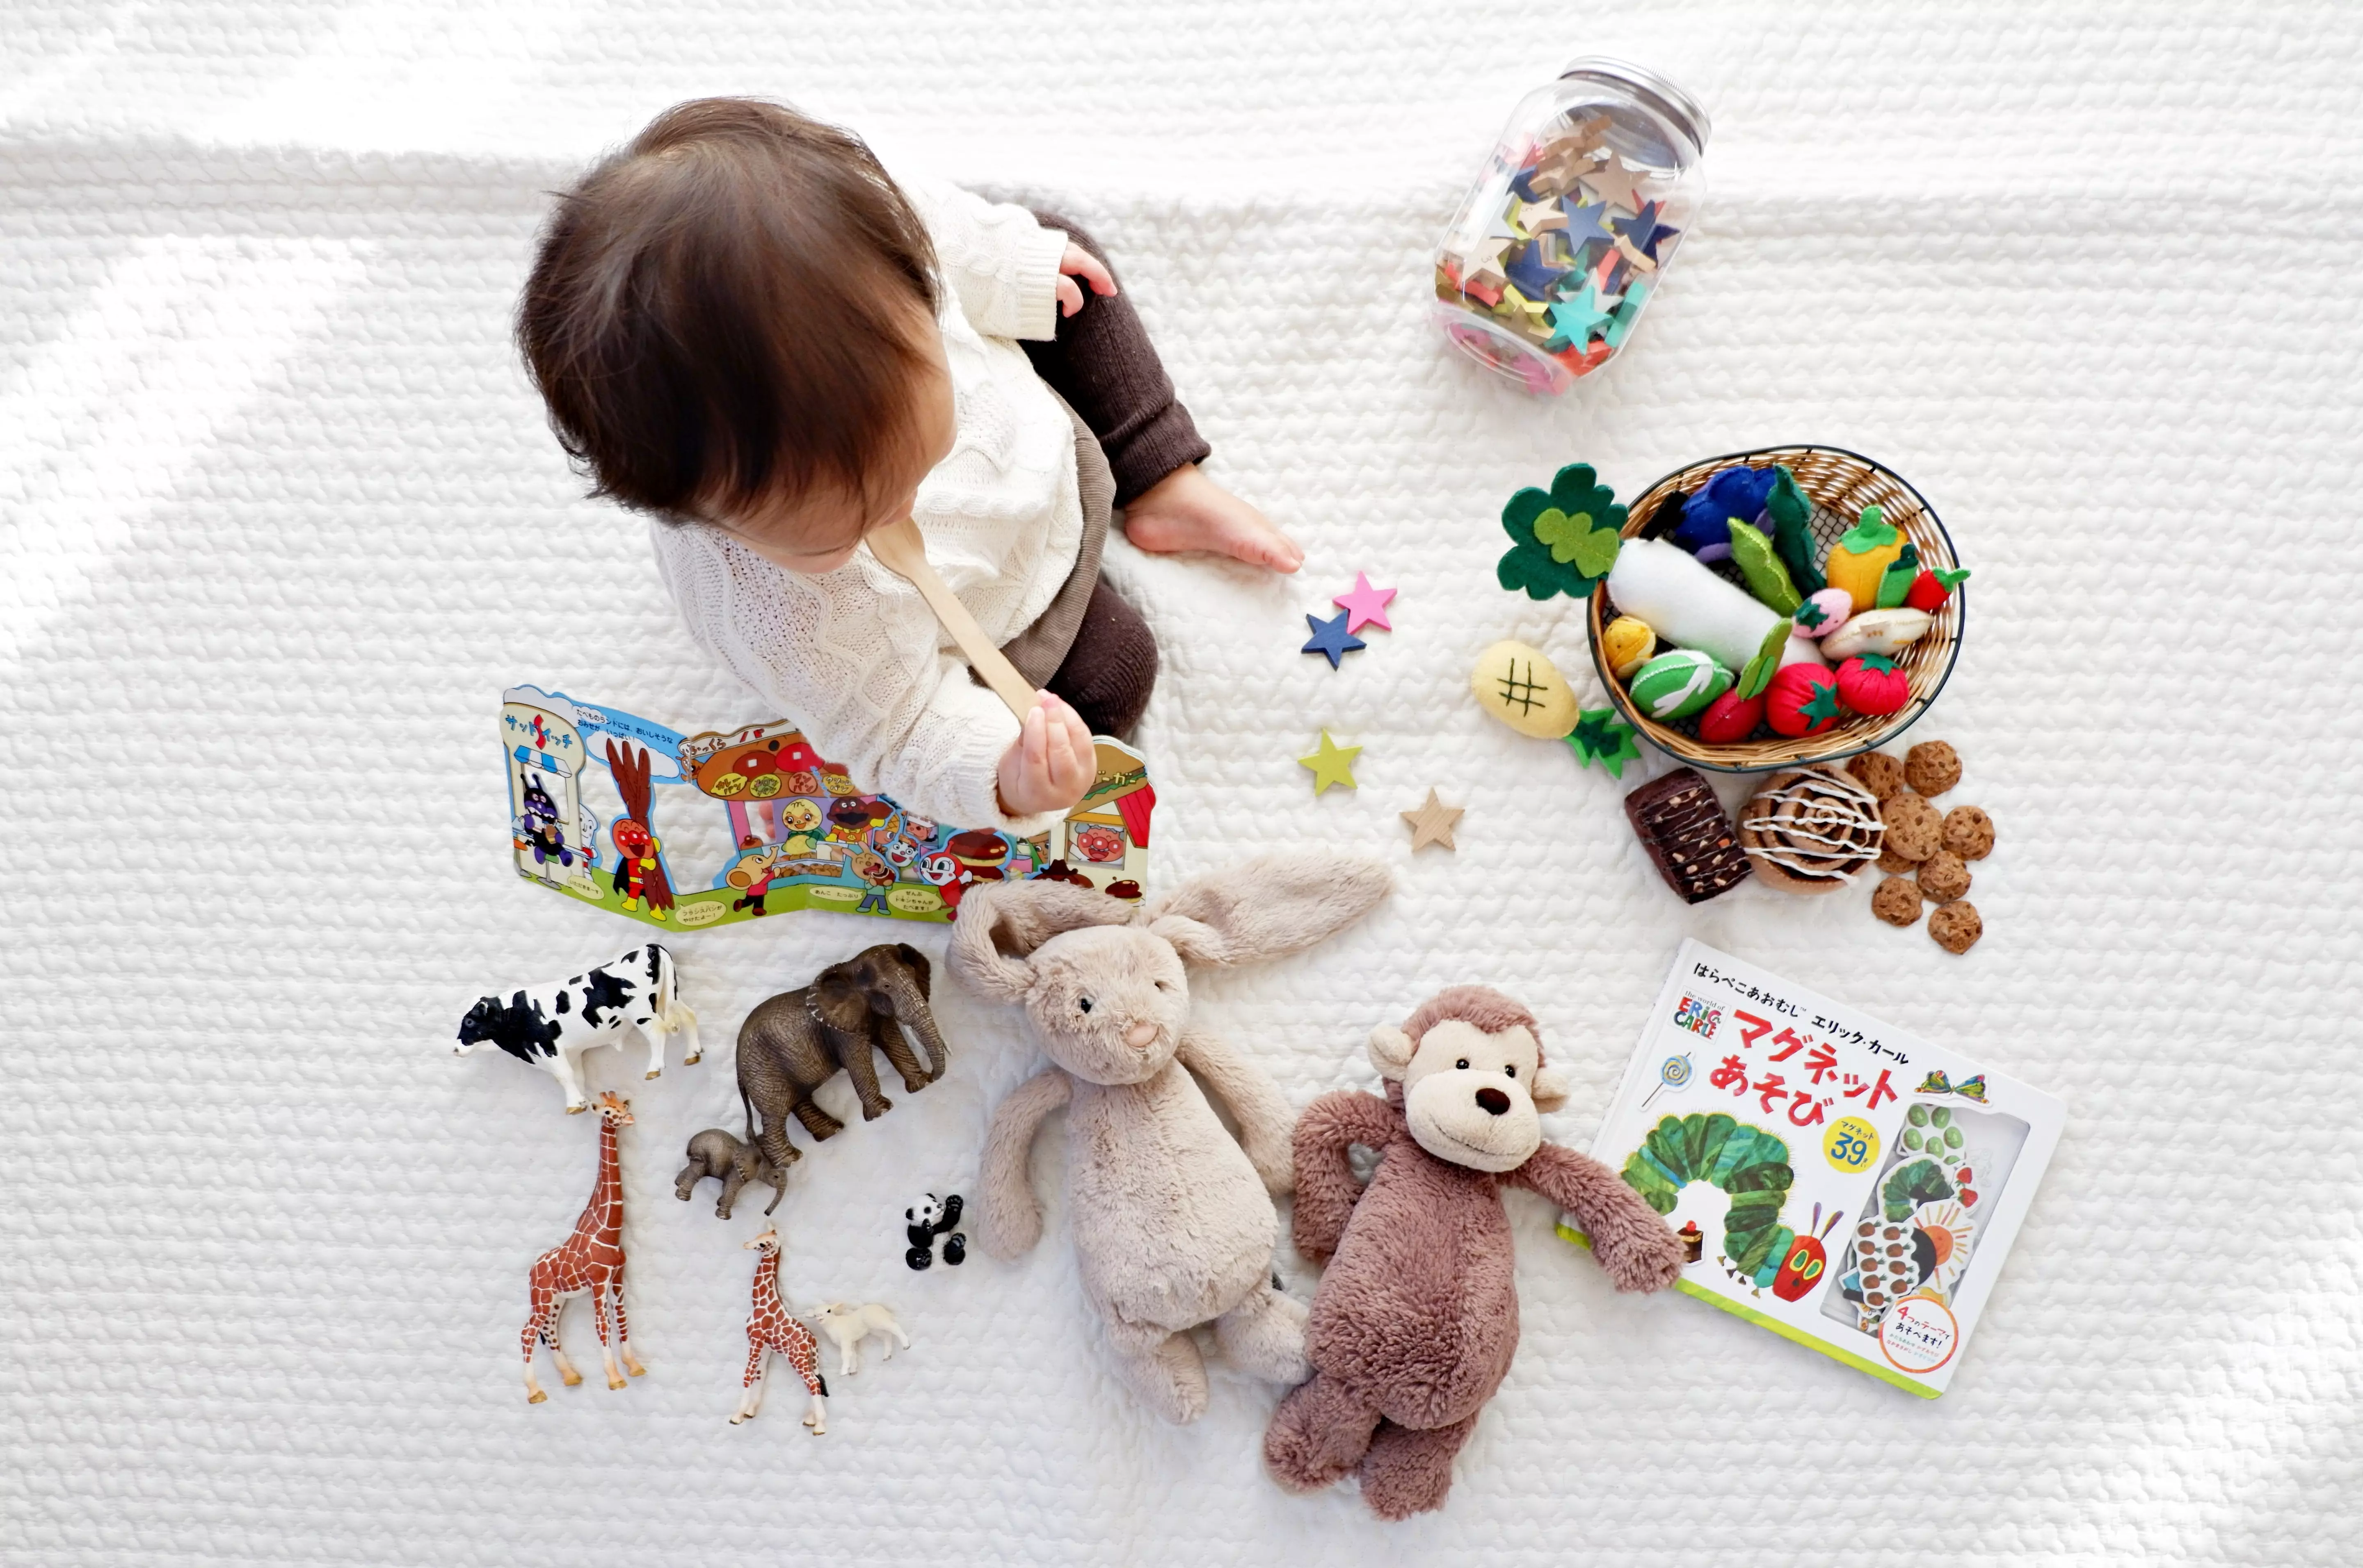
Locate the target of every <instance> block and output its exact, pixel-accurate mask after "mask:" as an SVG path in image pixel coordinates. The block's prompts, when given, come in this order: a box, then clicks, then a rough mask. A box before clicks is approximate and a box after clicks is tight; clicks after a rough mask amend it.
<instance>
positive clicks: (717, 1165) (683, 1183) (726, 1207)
mask: <svg viewBox="0 0 2363 1568" xmlns="http://www.w3.org/2000/svg"><path fill="white" fill-rule="evenodd" d="M709 1176H711V1177H713V1178H714V1179H715V1180H716V1181H717V1182H720V1183H721V1184H722V1200H721V1201H720V1202H719V1203H717V1204H716V1205H715V1206H714V1213H715V1215H716V1218H721V1219H727V1218H730V1207H731V1206H732V1205H733V1204H735V1203H737V1202H738V1194H739V1192H740V1191H741V1190H742V1189H743V1188H745V1186H746V1185H747V1184H748V1183H749V1182H761V1183H762V1184H765V1185H766V1186H768V1187H770V1188H771V1202H769V1203H767V1204H765V1205H764V1206H763V1212H764V1213H765V1214H769V1213H771V1211H772V1210H773V1209H775V1208H777V1207H780V1199H781V1198H782V1196H784V1195H786V1193H787V1190H788V1180H787V1178H786V1177H785V1176H782V1175H781V1174H780V1173H779V1171H778V1170H777V1169H776V1168H774V1167H773V1165H772V1164H771V1162H770V1161H769V1160H766V1159H764V1158H763V1151H761V1150H760V1149H758V1148H756V1147H755V1146H754V1145H753V1144H751V1143H742V1142H740V1141H739V1140H738V1139H736V1138H733V1137H731V1136H730V1134H729V1133H728V1132H727V1131H725V1130H724V1129H721V1128H718V1127H709V1128H707V1129H705V1130H704V1132H701V1133H699V1134H697V1135H696V1136H695V1137H693V1138H692V1139H691V1140H689V1163H688V1164H686V1165H683V1166H682V1168H681V1174H680V1175H678V1176H676V1177H674V1178H673V1183H672V1195H673V1196H675V1197H677V1198H679V1199H681V1201H682V1202H683V1203H687V1202H688V1201H689V1195H690V1194H692V1193H693V1192H695V1191H696V1190H697V1184H698V1183H700V1182H702V1181H704V1180H705V1179H706V1178H707V1177H709Z"/></svg>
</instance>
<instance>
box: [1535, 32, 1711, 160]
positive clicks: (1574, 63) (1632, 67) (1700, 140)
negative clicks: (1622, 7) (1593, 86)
mask: <svg viewBox="0 0 2363 1568" xmlns="http://www.w3.org/2000/svg"><path fill="white" fill-rule="evenodd" d="M1570 76H1598V77H1603V78H1605V79H1607V80H1609V81H1612V82H1618V83H1623V84H1624V85H1625V86H1627V87H1630V88H1631V89H1633V90H1634V91H1635V92H1636V93H1638V94H1640V95H1642V96H1643V97H1644V98H1646V99H1647V100H1648V102H1649V106H1650V107H1651V108H1654V109H1656V110H1657V111H1658V112H1659V114H1661V115H1663V116H1664V117H1666V119H1667V121H1668V122H1669V123H1670V124H1671V125H1672V126H1673V127H1674V128H1675V129H1677V130H1679V131H1681V133H1682V134H1683V135H1684V136H1687V137H1689V138H1690V139H1691V144H1692V146H1694V147H1696V148H1698V149H1700V150H1702V151H1703V150H1705V148H1706V139H1707V133H1708V131H1709V130H1710V129H1711V127H1710V126H1709V125H1708V123H1707V117H1706V111H1705V110H1704V109H1703V108H1701V107H1699V103H1698V100H1697V99H1696V98H1693V97H1692V96H1691V95H1689V94H1688V93H1685V92H1683V91H1682V90H1681V88H1680V87H1677V86H1675V85H1674V84H1673V83H1671V82H1669V81H1667V80H1666V79H1665V78H1664V77H1662V76H1660V75H1659V74H1658V73H1657V72H1654V71H1652V70H1650V69H1649V68H1648V67H1647V66H1645V65H1636V64H1634V63H1633V62H1632V61H1628V60H1617V59H1614V58H1613V57H1611V56H1609V55H1604V54H1586V55H1581V56H1578V57H1577V58H1576V59H1574V60H1570V61H1568V62H1567V64H1566V65H1564V66H1563V67H1561V68H1560V70H1559V80H1560V81H1562V82H1564V81H1566V80H1567V79H1568V78H1569V77H1570Z"/></svg>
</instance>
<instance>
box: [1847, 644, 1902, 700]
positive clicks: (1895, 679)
mask: <svg viewBox="0 0 2363 1568" xmlns="http://www.w3.org/2000/svg"><path fill="white" fill-rule="evenodd" d="M1838 700H1839V701H1840V702H1842V703H1844V704H1846V705H1847V706H1848V707H1850V708H1852V709H1854V710H1855V712H1857V713H1868V714H1872V715H1876V716H1884V715H1886V714H1891V713H1894V712H1897V711H1898V710H1900V709H1901V708H1902V707H1903V705H1904V704H1905V703H1907V702H1910V701H1911V700H1912V682H1911V679H1910V678H1909V677H1908V676H1906V675H1905V674H1904V673H1903V671H1901V670H1899V669H1897V668H1896V667H1895V661H1894V660H1892V659H1890V658H1889V657H1888V656H1887V655H1886V654H1884V653H1859V654H1857V655H1856V656H1855V657H1854V658H1852V659H1849V660H1847V662H1845V663H1843V664H1841V665H1839V666H1838Z"/></svg>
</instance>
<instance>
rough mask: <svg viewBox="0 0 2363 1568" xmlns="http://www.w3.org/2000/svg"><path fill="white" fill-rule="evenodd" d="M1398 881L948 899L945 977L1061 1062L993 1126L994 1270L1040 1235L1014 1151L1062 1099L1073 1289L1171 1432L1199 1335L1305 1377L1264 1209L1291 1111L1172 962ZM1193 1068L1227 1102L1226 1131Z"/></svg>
mask: <svg viewBox="0 0 2363 1568" xmlns="http://www.w3.org/2000/svg"><path fill="white" fill-rule="evenodd" d="M1391 886H1392V878H1391V877H1390V876H1389V874H1388V872H1387V869H1386V867H1385V866H1384V865H1382V864H1381V863H1379V862H1375V861H1368V860H1361V859H1357V858H1353V857H1348V856H1342V855H1336V854H1326V853H1320V854H1314V853H1305V854H1293V855H1284V856H1273V857H1270V858H1267V859H1263V860H1258V861H1250V862H1247V863H1246V864H1244V865H1241V866H1238V867H1236V868H1234V869H1233V870H1231V871H1230V872H1228V873H1224V874H1222V875H1220V876H1215V877H1202V878H1199V879H1197V880H1195V881H1193V882H1190V883H1188V884H1184V885H1183V886H1182V887H1181V888H1179V889H1177V890H1175V891H1174V892H1173V893H1172V894H1170V895H1168V896H1166V897H1165V898H1162V899H1159V900H1158V901H1156V902H1155V903H1152V904H1150V905H1148V906H1146V907H1139V908H1137V907H1135V906H1133V905H1130V904H1127V903H1126V902H1125V901H1123V900H1121V899H1117V898H1112V897H1110V896H1108V895H1105V894H1104V893H1096V892H1093V891H1092V890H1090V889H1088V888H1079V887H1075V886H1071V885H1070V884H1065V883H1056V882H1025V883H1012V884H993V885H980V886H978V887H975V888H972V889H971V890H970V892H969V895H968V896H967V897H966V898H965V899H964V900H962V901H961V904H960V921H959V923H958V924H957V925H956V926H955V927H954V928H953V930H952V945H951V966H952V973H954V974H956V975H958V976H959V977H960V979H961V980H962V981H964V982H965V983H967V984H970V985H971V986H973V987H974V988H975V989H976V990H978V991H980V992H982V993H983V994H984V995H988V996H994V997H998V998H1000V999H1001V1000H1003V1001H1007V1002H1015V1003H1020V1004H1022V1005H1023V1006H1025V1008H1026V1017H1027V1018H1029V1019H1031V1020H1032V1023H1033V1026H1034V1032H1035V1034H1036V1035H1037V1037H1038V1038H1039V1040H1040V1041H1041V1044H1042V1049H1043V1051H1044V1052H1045V1053H1046V1054H1048V1056H1049V1058H1050V1060H1051V1062H1054V1063H1055V1064H1056V1065H1054V1066H1053V1067H1051V1068H1050V1070H1049V1071H1048V1072H1046V1073H1040V1074H1038V1075H1037V1076H1036V1077H1034V1078H1032V1079H1030V1080H1028V1081H1027V1082H1026V1084H1022V1085H1021V1086H1019V1088H1018V1089H1017V1090H1016V1092H1015V1093H1014V1094H1012V1095H1010V1096H1009V1098H1007V1099H1006V1100H1004V1101H1003V1102H1002V1105H1001V1108H1000V1109H999V1110H998V1111H997V1112H995V1113H994V1116H993V1129H992V1131H991V1132H990V1133H989V1134H988V1135H987V1137H986V1140H985V1148H984V1168H983V1172H982V1193H981V1195H980V1196H979V1198H978V1202H977V1206H976V1210H975V1215H976V1219H977V1222H978V1223H977V1229H978V1233H979V1240H980V1241H981V1242H982V1245H983V1247H984V1250H985V1251H987V1252H990V1253H991V1254H992V1255H993V1256H994V1257H996V1258H1001V1259H1004V1260H1006V1259H1010V1258H1015V1257H1016V1256H1018V1255H1019V1254H1020V1253H1023V1252H1025V1251H1027V1250H1029V1249H1030V1248H1032V1247H1033V1245H1034V1244H1035V1243H1036V1242H1037V1241H1038V1240H1041V1237H1042V1207H1041V1204H1040V1202H1039V1201H1038V1200H1037V1197H1036V1196H1035V1194H1034V1191H1033V1188H1032V1186H1031V1184H1030V1183H1029V1181H1028V1178H1027V1175H1026V1160H1027V1155H1028V1151H1030V1149H1031V1148H1032V1145H1033V1141H1034V1134H1035V1131H1036V1129H1037V1128H1039V1127H1040V1125H1041V1123H1042V1118H1044V1117H1046V1116H1048V1115H1049V1114H1050V1113H1051V1112H1052V1111H1054V1110H1057V1109H1058V1108H1059V1106H1069V1105H1071V1107H1072V1108H1071V1111H1070V1113H1069V1116H1068V1120H1067V1191H1068V1204H1069V1207H1070V1209H1071V1215H1072V1224H1073V1227H1074V1232H1075V1251H1076V1254H1077V1257H1078V1259H1079V1260H1080V1262H1081V1264H1082V1280H1083V1288H1084V1290H1085V1292H1086V1293H1087V1294H1088V1295H1089V1296H1090V1297H1091V1300H1092V1303H1093V1306H1094V1307H1097V1308H1098V1309H1099V1313H1100V1316H1101V1318H1102V1319H1103V1320H1104V1322H1105V1323H1106V1325H1107V1330H1108V1339H1109V1341H1110V1343H1111V1344H1112V1346H1113V1347H1114V1349H1115V1356H1116V1362H1117V1366H1118V1368H1119V1370H1120V1371H1121V1372H1122V1373H1123V1375H1124V1378H1125V1380H1126V1383H1128V1384H1130V1385H1131V1386H1132V1387H1133V1389H1134V1391H1135V1392H1137V1394H1139V1395H1140V1396H1141V1397H1142V1398H1143V1399H1145V1400H1147V1401H1148V1404H1149V1405H1150V1406H1151V1407H1153V1408H1155V1409H1156V1411H1157V1412H1158V1414H1159V1415H1161V1416H1163V1417H1164V1418H1166V1419H1168V1420H1170V1421H1193V1420H1195V1419H1197V1418H1198V1417H1200V1416H1201V1415H1204V1413H1205V1409H1206V1368H1205V1364H1204V1361H1203V1360H1202V1359H1201V1357H1200V1355H1199V1352H1198V1346H1197V1342H1196V1341H1195V1340H1193V1339H1192V1338H1191V1337H1190V1333H1189V1330H1190V1329H1193V1328H1195V1327H1196V1326H1197V1325H1199V1324H1201V1323H1207V1322H1211V1323H1213V1324H1214V1326H1215V1340H1216V1342H1217V1343H1218V1344H1220V1345H1221V1346H1222V1349H1223V1353H1224V1354H1225V1355H1226V1357H1228V1358H1229V1360H1230V1361H1231V1362H1232V1363H1233V1364H1234V1365H1236V1366H1237V1367H1239V1368H1240V1369H1241V1370H1242V1371H1245V1372H1248V1373H1252V1374H1254V1375H1255V1376H1257V1377H1259V1378H1262V1379H1264V1380H1265V1381H1267V1382H1270V1383H1281V1384H1292V1383H1301V1382H1303V1381H1304V1378H1305V1376H1306V1375H1307V1374H1308V1373H1309V1372H1310V1370H1311V1369H1310V1367H1309V1366H1308V1365H1307V1363H1306V1362H1305V1359H1304V1306H1303V1305H1302V1304H1301V1303H1299V1302H1296V1301H1293V1300H1292V1299H1290V1298H1289V1297H1288V1296H1283V1295H1281V1293H1280V1290H1279V1288H1278V1287H1277V1285H1276V1284H1274V1282H1273V1278H1272V1272H1271V1255H1272V1249H1273V1247H1274V1245H1275V1244H1276V1243H1277V1242H1278V1241H1279V1239H1280V1219H1279V1216H1278V1215H1277V1213H1275V1211H1274V1210H1273V1208H1272V1205H1271V1196H1272V1195H1276V1194H1281V1193H1285V1192H1287V1191H1289V1190H1290V1186H1291V1184H1292V1167H1291V1158H1290V1147H1289V1131H1290V1124H1291V1121H1292V1118H1291V1117H1290V1115H1289V1110H1288V1106H1287V1104H1286V1102H1284V1101H1283V1100H1282V1099H1281V1096H1280V1090H1279V1087H1278V1086H1277V1085H1276V1084H1273V1083H1272V1082H1271V1080H1270V1077H1268V1076H1267V1075H1266V1074H1265V1073H1263V1072H1262V1071H1261V1070H1260V1069H1259V1068H1257V1067H1256V1066H1255V1065H1254V1064H1253V1063H1251V1062H1248V1060H1247V1059H1246V1058H1244V1057H1243V1056H1241V1055H1240V1054H1239V1053H1238V1052H1237V1051H1235V1050H1234V1049H1233V1048H1232V1047H1231V1046H1229V1045H1228V1044H1226V1042H1224V1041H1222V1040H1217V1039H1215V1037H1213V1036H1211V1035H1208V1034H1205V1033H1203V1032H1199V1031H1195V1030H1192V1029H1190V1028H1189V1018H1190V982H1189V978H1188V976H1187V975H1186V974H1185V973H1184V972H1183V967H1182V966H1183V965H1184V964H1185V963H1203V964H1233V963H1244V962H1249V961H1251V960H1255V959H1262V958H1272V957H1276V956H1278V955H1280V954H1281V953H1287V952H1294V951H1297V950H1298V949H1300V948H1307V947H1310V946H1312V945H1313V944H1314V943H1315V942H1317V941H1319V940H1322V939H1323V938H1325V937H1327V936H1330V935H1332V934H1334V933H1335V932H1337V931H1338V930H1339V929H1343V928H1344V927H1345V926H1347V925H1348V924H1349V923H1351V922H1352V921H1354V920H1356V919H1358V918H1359V917H1361V916H1362V915H1364V914H1366V913H1367V912H1369V910H1370V908H1371V907H1372V906H1375V905H1376V904H1377V903H1378V902H1379V901H1380V900H1381V898H1383V897H1385V896H1386V895H1387V893H1388V891H1389V889H1390V887H1391ZM1185 1069H1186V1070H1185ZM1191 1073H1196V1074H1197V1075H1198V1077H1199V1078H1202V1079H1204V1081H1205V1083H1206V1084H1207V1085H1208V1086H1209V1087H1211V1088H1212V1089H1214V1091H1215V1093H1216V1094H1218V1095H1221V1096H1222V1097H1223V1099H1224V1100H1225V1101H1226V1103H1227V1104H1228V1105H1229V1106H1230V1108H1231V1114H1232V1115H1233V1117H1234V1118H1236V1119H1237V1122H1238V1125H1239V1131H1240V1137H1239V1139H1238V1140H1233V1139H1232V1137H1231V1135H1230V1134H1229V1133H1228V1132H1227V1131H1226V1130H1225V1129H1224V1128H1223V1124H1222V1123H1221V1122H1220V1121H1219V1120H1217V1119H1216V1118H1215V1111H1214V1107H1213V1106H1210V1105H1208V1104H1207V1103H1206V1096H1205V1095H1204V1094H1203V1093H1201V1092H1200V1090H1199V1087H1198V1084H1197V1081H1196V1080H1194V1079H1193V1078H1192V1076H1191ZM1242 1142H1244V1144H1245V1145H1246V1147H1245V1149H1244V1150H1242V1149H1241V1147H1240V1144H1241V1143H1242Z"/></svg>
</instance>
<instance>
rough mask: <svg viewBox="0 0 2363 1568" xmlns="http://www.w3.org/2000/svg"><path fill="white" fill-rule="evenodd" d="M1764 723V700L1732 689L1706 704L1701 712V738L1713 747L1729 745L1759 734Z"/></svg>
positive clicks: (1699, 734)
mask: <svg viewBox="0 0 2363 1568" xmlns="http://www.w3.org/2000/svg"><path fill="white" fill-rule="evenodd" d="M1763 722H1764V699H1763V698H1762V697H1744V696H1741V695H1739V693H1738V692H1737V691H1736V690H1733V691H1728V692H1725V693H1724V694H1723V695H1721V696H1719V697H1717V698H1715V699H1714V701H1713V702H1711V703H1709V704H1707V705H1706V708H1705V711H1703V713H1701V714H1700V715H1699V721H1698V737H1699V739H1700V740H1703V741H1705V742H1706V743H1707V744H1708V745H1710V746H1728V745H1731V744H1732V743H1734V742H1735V741H1739V740H1747V738H1748V737H1749V736H1751V735H1753V734H1755V733H1756V727H1757V726H1758V725H1759V724H1761V723H1763Z"/></svg>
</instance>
